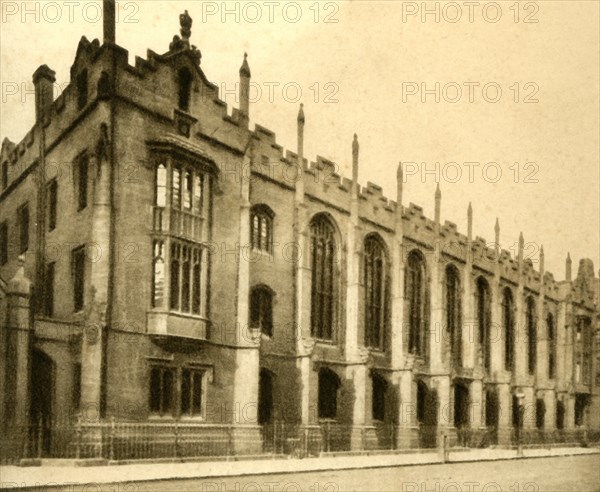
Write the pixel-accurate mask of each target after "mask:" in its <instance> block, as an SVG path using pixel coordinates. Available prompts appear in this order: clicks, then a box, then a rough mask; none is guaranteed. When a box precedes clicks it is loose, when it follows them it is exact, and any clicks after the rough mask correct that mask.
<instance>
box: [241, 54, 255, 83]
mask: <svg viewBox="0 0 600 492" xmlns="http://www.w3.org/2000/svg"><path fill="white" fill-rule="evenodd" d="M251 76H252V74H251V73H250V65H248V53H244V61H243V62H242V66H241V67H240V77H247V78H250V77H251Z"/></svg>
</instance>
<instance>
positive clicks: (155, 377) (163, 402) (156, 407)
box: [150, 367, 175, 415]
mask: <svg viewBox="0 0 600 492" xmlns="http://www.w3.org/2000/svg"><path fill="white" fill-rule="evenodd" d="M174 381H175V370H174V369H172V368H169V367H152V369H151V370H150V412H151V413H154V414H158V415H168V414H170V415H172V414H173V389H174Z"/></svg>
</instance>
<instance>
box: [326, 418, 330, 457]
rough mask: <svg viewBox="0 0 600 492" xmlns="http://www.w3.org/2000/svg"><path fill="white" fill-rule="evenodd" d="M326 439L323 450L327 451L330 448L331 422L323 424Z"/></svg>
mask: <svg viewBox="0 0 600 492" xmlns="http://www.w3.org/2000/svg"><path fill="white" fill-rule="evenodd" d="M325 428H326V429H327V430H326V435H327V440H326V441H325V450H326V452H328V453H329V451H330V450H331V422H327V423H326V424H325Z"/></svg>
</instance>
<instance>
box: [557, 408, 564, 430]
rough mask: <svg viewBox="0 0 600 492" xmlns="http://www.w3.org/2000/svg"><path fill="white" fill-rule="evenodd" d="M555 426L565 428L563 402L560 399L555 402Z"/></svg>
mask: <svg viewBox="0 0 600 492" xmlns="http://www.w3.org/2000/svg"><path fill="white" fill-rule="evenodd" d="M556 428H557V429H559V430H560V429H564V428H565V404H564V403H563V402H562V401H557V402H556Z"/></svg>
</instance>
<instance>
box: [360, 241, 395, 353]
mask: <svg viewBox="0 0 600 492" xmlns="http://www.w3.org/2000/svg"><path fill="white" fill-rule="evenodd" d="M364 251H365V255H364V272H365V273H364V275H365V278H364V285H365V345H366V346H367V347H374V348H378V349H383V348H384V342H385V332H386V327H387V322H388V318H389V314H388V296H389V294H388V290H389V288H388V284H389V282H388V275H387V255H386V252H385V248H384V245H383V243H382V241H381V239H380V238H379V237H377V236H373V235H371V236H368V237H367V238H366V239H365V244H364Z"/></svg>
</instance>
